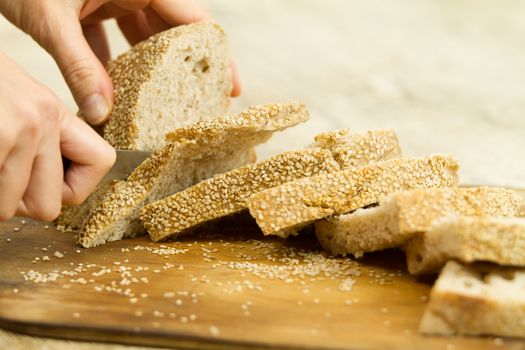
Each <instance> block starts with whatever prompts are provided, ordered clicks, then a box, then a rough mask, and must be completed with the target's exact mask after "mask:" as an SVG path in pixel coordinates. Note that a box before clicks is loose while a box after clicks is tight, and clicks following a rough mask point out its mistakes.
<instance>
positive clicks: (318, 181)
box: [247, 155, 458, 237]
mask: <svg viewBox="0 0 525 350" xmlns="http://www.w3.org/2000/svg"><path fill="white" fill-rule="evenodd" d="M457 170H458V164H457V162H456V161H455V160H454V159H453V158H452V157H450V156H444V155H432V156H429V157H424V158H405V159H392V160H389V161H385V162H380V163H375V164H372V165H369V166H364V167H361V168H357V169H347V170H342V171H339V172H336V173H329V174H323V175H318V176H314V177H310V178H305V179H301V180H298V181H294V182H290V183H287V184H284V185H282V186H278V187H275V188H272V189H269V190H266V191H262V192H259V193H257V194H255V195H253V196H251V197H250V198H248V199H247V204H248V209H249V210H250V213H251V215H252V216H253V217H254V218H255V220H256V221H257V224H258V225H259V227H260V228H261V230H262V231H263V233H264V234H265V235H279V236H282V237H286V236H288V235H290V234H292V233H294V231H296V230H297V229H300V228H302V227H304V226H306V225H308V224H310V223H313V222H315V221H317V220H320V219H323V218H326V217H329V216H331V215H337V214H343V213H347V212H350V211H352V210H355V209H358V208H362V207H366V206H368V205H371V204H375V203H377V202H379V201H380V200H381V199H382V198H383V197H385V196H386V195H388V194H391V193H394V192H399V191H403V190H409V189H414V188H432V187H450V186H456V185H457V181H458V179H457Z"/></svg>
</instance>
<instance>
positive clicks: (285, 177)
mask: <svg viewBox="0 0 525 350" xmlns="http://www.w3.org/2000/svg"><path fill="white" fill-rule="evenodd" d="M251 114H253V113H251ZM174 136H175V135H174V134H171V135H170V136H169V137H171V138H173V137H174ZM176 137H177V139H178V138H183V137H185V136H184V135H181V133H178V135H176ZM400 153H401V152H400V148H399V143H398V140H397V136H396V135H395V133H394V132H393V131H392V130H377V131H368V132H365V133H355V134H354V133H350V131H349V130H347V129H342V130H337V131H332V132H328V133H323V134H320V135H318V136H317V137H316V138H315V142H314V143H313V144H312V145H310V147H309V148H308V149H305V150H300V151H292V152H286V153H282V154H279V155H277V156H275V157H272V158H270V159H268V160H266V161H264V162H260V163H257V164H253V165H247V166H245V167H242V168H239V169H234V170H231V171H229V172H227V173H225V174H220V175H217V176H215V177H213V178H211V179H208V180H206V181H204V182H202V183H199V184H197V185H195V186H193V187H190V188H188V189H187V190H185V191H183V192H179V193H176V194H174V195H173V196H171V197H168V198H165V199H163V200H160V201H158V202H155V203H152V204H150V205H148V206H146V207H145V209H144V210H143V212H142V215H141V218H142V220H143V222H144V226H145V227H146V229H147V230H148V232H149V234H150V236H151V238H152V239H153V240H154V241H158V240H161V239H164V238H166V237H168V236H173V235H178V234H181V233H187V230H189V229H191V228H193V227H196V226H198V225H200V224H202V223H204V222H207V221H211V220H214V219H218V218H220V217H223V216H227V215H232V214H235V213H237V212H239V211H242V210H244V209H246V203H245V199H246V198H248V197H249V196H251V195H253V194H254V193H257V192H260V191H263V190H266V189H269V188H272V187H275V186H278V185H281V184H284V183H286V182H289V181H294V180H297V179H300V178H304V177H311V176H314V175H318V174H322V173H328V172H335V171H338V170H341V169H343V167H355V166H357V165H363V164H369V163H371V162H374V161H377V160H381V159H384V158H386V159H389V158H393V157H398V156H399V155H400Z"/></svg>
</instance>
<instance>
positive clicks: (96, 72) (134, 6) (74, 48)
mask: <svg viewBox="0 0 525 350" xmlns="http://www.w3.org/2000/svg"><path fill="white" fill-rule="evenodd" d="M0 12H1V13H2V14H3V15H4V16H5V17H6V18H7V19H8V20H9V21H11V22H12V23H13V24H15V25H16V26H17V27H19V28H21V29H22V30H23V31H25V32H26V33H28V34H29V35H31V36H32V37H33V39H35V40H36V41H37V42H38V43H39V44H40V45H41V46H42V47H43V48H44V49H46V50H47V51H48V52H49V53H50V54H51V55H52V56H53V58H54V59H55V61H56V62H57V64H58V66H59V67H60V70H61V72H62V74H63V76H64V78H65V80H66V82H67V84H68V85H69V88H70V89H71V92H72V93H73V97H74V98H75V101H76V102H77V104H78V106H79V108H80V111H81V113H82V115H83V116H84V117H85V118H86V120H87V121H88V122H89V123H90V124H93V125H100V124H102V123H104V122H105V121H106V119H107V117H108V115H109V112H110V110H111V107H112V105H113V87H112V84H111V80H110V78H109V76H108V74H107V72H106V70H105V69H104V64H105V63H106V62H107V61H108V60H109V58H110V54H109V46H108V42H107V38H106V34H105V32H104V28H103V26H102V21H103V20H104V19H107V18H116V19H117V23H118V26H119V27H120V30H121V31H122V33H123V34H124V36H125V37H126V39H127V40H128V42H129V43H130V44H131V45H134V44H136V43H138V42H139V41H142V40H144V39H147V38H148V37H150V36H151V35H153V34H155V33H158V32H161V31H163V30H166V29H168V28H170V27H173V26H177V25H181V24H188V23H193V22H199V21H211V16H210V15H209V13H208V12H207V11H206V9H205V8H204V7H203V6H202V5H200V4H199V3H198V2H197V1H196V0H53V1H49V0H17V1H14V0H13V1H0ZM232 65H233V90H232V93H231V94H232V96H238V95H239V94H240V91H241V90H240V89H241V85H240V80H239V76H238V73H237V70H236V68H235V65H234V64H233V63H232Z"/></svg>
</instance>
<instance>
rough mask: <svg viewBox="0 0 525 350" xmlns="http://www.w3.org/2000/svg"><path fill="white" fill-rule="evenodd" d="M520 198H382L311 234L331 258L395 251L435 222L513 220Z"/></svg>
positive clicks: (451, 194)
mask: <svg viewBox="0 0 525 350" xmlns="http://www.w3.org/2000/svg"><path fill="white" fill-rule="evenodd" d="M520 203H521V197H520V196H519V195H518V194H517V193H516V192H514V191H511V190H506V189H502V188H490V187H473V188H458V187H451V188H432V189H415V190H410V191H405V192H400V193H395V194H392V195H390V196H387V197H385V198H384V199H383V200H382V201H381V202H380V204H379V206H377V207H373V208H367V209H357V210H356V211H355V212H353V213H350V214H345V215H340V216H336V217H333V218H328V219H325V220H321V221H319V222H317V223H316V224H315V232H316V234H317V237H318V239H319V242H320V243H321V245H322V246H323V247H324V248H325V249H326V250H327V251H329V252H331V253H332V254H336V255H346V254H352V255H353V256H355V257H361V256H362V255H363V253H366V252H373V251H376V250H382V249H387V248H393V247H398V246H401V245H402V244H403V243H404V242H405V241H406V240H408V239H409V238H410V237H412V236H414V235H415V234H417V233H419V232H424V231H428V230H429V229H430V227H431V226H432V223H433V222H434V221H435V220H438V219H440V218H443V217H446V216H449V215H470V216H487V215H489V216H516V215H518V213H519V208H520Z"/></svg>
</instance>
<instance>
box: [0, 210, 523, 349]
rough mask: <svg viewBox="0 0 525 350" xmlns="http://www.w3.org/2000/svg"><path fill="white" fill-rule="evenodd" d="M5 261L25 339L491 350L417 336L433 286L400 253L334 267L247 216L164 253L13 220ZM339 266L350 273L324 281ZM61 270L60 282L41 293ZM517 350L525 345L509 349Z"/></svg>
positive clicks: (15, 325) (485, 344)
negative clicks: (93, 244) (91, 241)
mask: <svg viewBox="0 0 525 350" xmlns="http://www.w3.org/2000/svg"><path fill="white" fill-rule="evenodd" d="M15 228H19V230H18V231H15V230H16V229H15ZM159 249H160V250H159ZM303 251H304V252H306V251H309V252H310V251H311V252H313V253H304V254H303V255H304V256H302V257H301V254H302V253H301V252H303ZM55 252H58V254H56V255H55ZM172 253H176V254H172ZM44 256H47V257H48V258H49V260H48V261H43V259H45V258H43V257H44ZM35 258H39V259H40V261H36V260H35ZM283 258H285V259H286V260H282V259H283ZM0 259H1V261H2V265H3V266H9V267H12V268H9V269H2V270H1V271H0V326H1V327H3V328H6V329H9V330H13V331H17V332H23V333H27V334H33V335H41V336H51V337H59V338H68V339H83V340H91V341H103V342H118V343H125V344H138V345H150V346H168V347H178V348H187V349H244V348H275V349H281V348H282V349H288V348H301V349H309V348H316V349H317V348H323V349H383V348H390V349H421V348H425V349H444V348H446V347H447V346H449V347H450V344H453V345H454V346H455V347H454V348H455V349H471V348H476V349H489V348H492V347H493V346H494V341H493V339H491V338H488V337H487V338H474V337H472V338H469V337H452V338H450V337H428V336H421V335H419V334H418V333H417V326H418V322H419V318H420V316H421V315H422V312H423V309H424V307H425V303H426V298H427V295H428V292H429V289H430V286H431V282H432V278H430V279H417V278H415V277H413V276H409V275H407V273H406V272H405V263H404V257H403V255H402V254H401V253H400V252H397V251H387V252H382V253H377V254H371V255H369V256H367V257H366V258H365V259H363V260H359V261H355V260H351V259H333V258H327V257H324V256H323V255H322V254H321V253H320V252H319V247H318V245H317V243H316V241H315V239H314V237H313V236H312V235H309V234H308V233H306V234H305V235H303V236H301V237H298V238H293V239H290V240H287V241H283V240H278V239H268V238H264V237H262V236H261V234H260V232H259V231H258V229H257V227H256V226H255V225H254V223H253V222H252V220H251V219H250V218H249V217H248V216H247V215H246V216H241V217H236V218H232V219H230V220H226V221H225V222H223V223H221V224H216V225H215V226H214V227H209V228H205V229H203V230H202V232H200V233H199V235H198V236H196V237H187V238H185V239H184V240H182V241H179V242H168V243H164V244H162V246H160V245H159V244H155V243H152V242H150V241H149V240H148V239H147V238H146V237H141V238H136V239H129V240H124V241H119V242H115V243H112V244H107V245H104V246H100V247H97V248H93V249H89V250H84V249H79V248H78V247H77V246H76V244H75V240H74V237H73V235H72V234H71V233H63V232H59V231H56V230H55V229H54V228H52V227H48V228H47V229H46V228H45V227H44V225H43V224H42V223H38V222H33V221H28V222H27V223H25V224H22V223H21V219H18V218H17V219H14V220H12V221H10V222H8V223H1V224H0ZM314 260H315V261H316V263H315V264H317V266H325V271H314V270H313V269H312V266H316V265H315V264H310V265H309V262H312V261H314ZM235 264H237V266H236V268H234V265H235ZM243 264H244V265H246V264H251V265H252V267H251V268H249V269H247V268H244V267H243V266H244V265H243ZM319 264H321V265H319ZM329 264H330V265H329ZM328 265H329V266H328ZM286 266H288V267H286ZM290 266H294V267H295V270H291V269H290ZM334 267H335V268H337V269H340V270H341V271H342V272H340V273H337V274H335V276H333V277H330V276H328V277H327V276H325V272H326V273H328V274H330V271H332V272H333V271H335V270H336V269H334ZM282 269H285V270H286V271H287V272H286V273H282ZM31 270H32V271H34V272H33V275H32V276H33V277H32V278H30V279H33V280H32V281H31V280H24V278H23V277H24V275H23V274H22V273H24V274H25V275H26V276H29V275H30V274H31V272H30V271H31ZM270 270H271V273H270V272H269V271H270ZM53 271H57V272H58V273H59V277H57V279H56V281H48V282H45V283H35V280H34V279H35V277H34V276H42V275H46V274H47V276H49V274H52V273H53ZM294 271H295V272H294ZM254 272H255V273H256V274H259V275H258V276H257V275H255V274H254ZM301 272H302V273H303V274H301ZM268 274H273V278H268V277H269V275H268ZM343 280H347V281H353V282H354V285H353V286H351V288H345V285H343V284H342V281H343ZM346 287H349V285H348V284H347V285H346ZM119 289H120V290H121V291H120V292H119V291H118V290H119ZM126 289H129V291H128V292H125V290H126ZM97 290H100V291H97ZM144 293H146V294H147V296H146V295H145V294H144ZM517 346H525V343H524V342H521V341H519V340H510V339H506V340H505V341H504V346H503V347H501V348H503V349H505V348H514V347H517Z"/></svg>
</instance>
